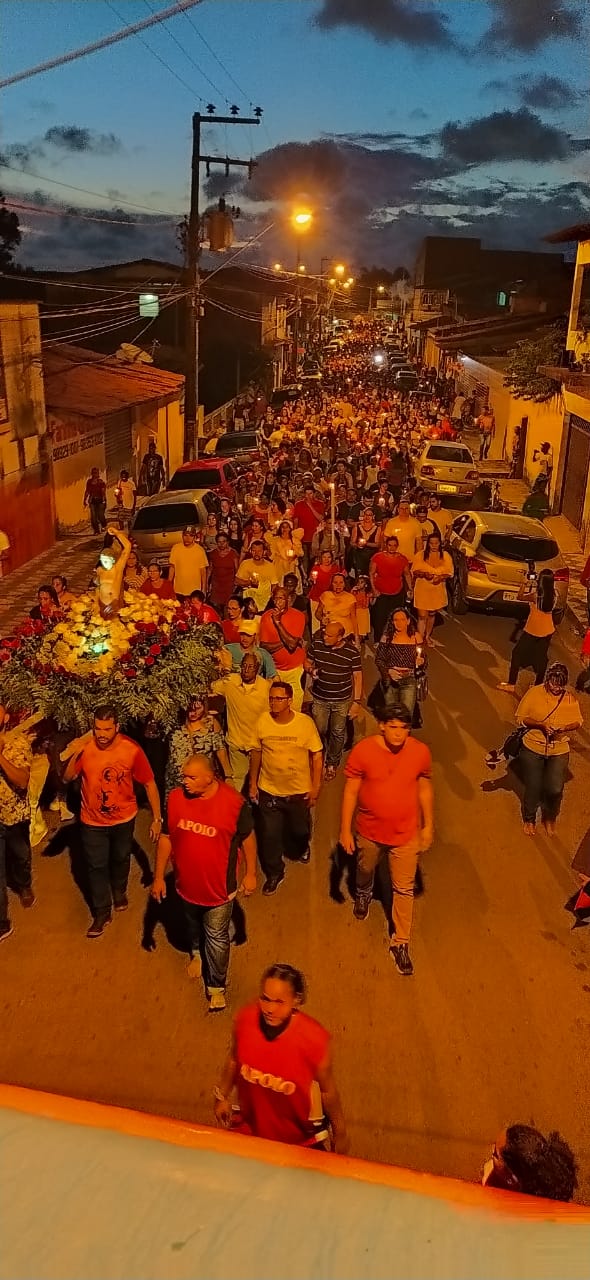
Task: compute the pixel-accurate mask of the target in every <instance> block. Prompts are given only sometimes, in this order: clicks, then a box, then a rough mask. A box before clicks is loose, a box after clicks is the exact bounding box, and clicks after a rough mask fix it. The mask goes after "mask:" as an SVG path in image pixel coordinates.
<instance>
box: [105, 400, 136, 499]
mask: <svg viewBox="0 0 590 1280" xmlns="http://www.w3.org/2000/svg"><path fill="white" fill-rule="evenodd" d="M104 452H105V463H106V472H107V484H109V485H110V484H115V482H116V481H117V480H118V479H119V472H120V471H122V470H123V469H124V468H125V469H126V470H127V471H128V472H129V475H130V476H133V474H134V467H133V440H132V435H131V410H130V409H122V410H121V412H120V413H110V414H109V415H108V417H105V419H104Z"/></svg>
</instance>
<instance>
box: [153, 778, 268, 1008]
mask: <svg viewBox="0 0 590 1280" xmlns="http://www.w3.org/2000/svg"><path fill="white" fill-rule="evenodd" d="M182 773H183V780H182V787H176V788H175V790H174V791H171V792H170V795H169V796H168V813H167V833H166V834H164V833H162V835H161V836H160V839H159V841H158V848H157V852H156V869H155V872H154V883H153V885H152V887H151V890H150V892H151V894H152V897H154V898H155V899H156V901H157V902H161V901H162V899H163V898H165V897H166V882H165V880H164V872H165V870H166V864H167V862H168V859H169V858H170V859H171V860H172V865H173V868H174V880H175V884H176V892H177V893H178V896H179V898H180V901H181V903H182V906H183V910H184V914H185V917H186V922H187V925H188V929H189V935H190V951H191V963H190V965H189V973H190V975H191V977H196V976H197V975H198V974H199V973H200V971H201V963H200V962H201V955H200V939H201V936H202V941H203V951H204V958H205V969H206V974H205V977H206V985H207V995H208V997H209V1011H210V1012H211V1013H215V1012H217V1011H218V1010H221V1009H225V986H226V982H227V971H228V968H229V949H230V941H229V924H230V920H231V915H232V907H233V900H234V898H235V896H236V894H237V891H238V855H239V852H240V848H241V849H243V852H244V858H245V861H246V875H245V877H244V881H243V884H242V886H241V887H242V889H243V891H244V893H245V894H246V895H247V896H248V895H250V894H251V893H254V890H255V889H256V837H255V835H254V824H253V819H252V810H251V809H250V806H249V805H248V804H247V803H246V801H245V800H244V799H243V797H242V796H241V795H239V793H238V792H237V791H234V788H233V787H229V786H228V785H227V783H225V782H218V781H217V779H216V777H215V773H214V771H213V766H212V764H211V761H210V760H209V758H208V756H205V755H194V756H191V757H190V758H189V759H188V760H187V761H186V763H185V765H184V768H183V771H182Z"/></svg>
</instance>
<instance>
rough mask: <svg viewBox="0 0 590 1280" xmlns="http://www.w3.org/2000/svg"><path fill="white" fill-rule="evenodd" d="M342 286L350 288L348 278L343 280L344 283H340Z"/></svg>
mask: <svg viewBox="0 0 590 1280" xmlns="http://www.w3.org/2000/svg"><path fill="white" fill-rule="evenodd" d="M342 288H343V289H350V280H345V281H344V284H343V285H342Z"/></svg>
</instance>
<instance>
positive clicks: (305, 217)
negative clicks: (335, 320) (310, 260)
mask: <svg viewBox="0 0 590 1280" xmlns="http://www.w3.org/2000/svg"><path fill="white" fill-rule="evenodd" d="M312 221H313V214H312V213H311V212H310V210H309V209H295V210H294V212H293V213H292V215H291V225H292V227H293V229H294V230H295V231H296V233H297V262H296V264H295V272H296V275H297V292H296V297H295V315H294V317H293V356H292V367H293V376H294V378H296V377H297V366H298V363H299V325H300V311H301V293H300V289H299V277H300V276H302V275H305V267H304V266H303V264H302V262H301V257H300V254H301V250H300V239H299V237H300V236H301V234H302V233H303V232H305V231H308V230H309V228H310V226H311V223H312Z"/></svg>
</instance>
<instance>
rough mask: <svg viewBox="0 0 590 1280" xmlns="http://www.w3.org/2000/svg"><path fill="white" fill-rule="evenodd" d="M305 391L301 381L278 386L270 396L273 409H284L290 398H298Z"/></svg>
mask: <svg viewBox="0 0 590 1280" xmlns="http://www.w3.org/2000/svg"><path fill="white" fill-rule="evenodd" d="M302 391H303V384H302V383H301V382H291V383H288V384H287V385H286V386H284V387H277V389H276V391H273V393H272V395H271V397H270V407H271V409H282V407H283V405H284V404H287V402H288V401H289V400H298V399H299V396H300V395H301V393H302Z"/></svg>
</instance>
